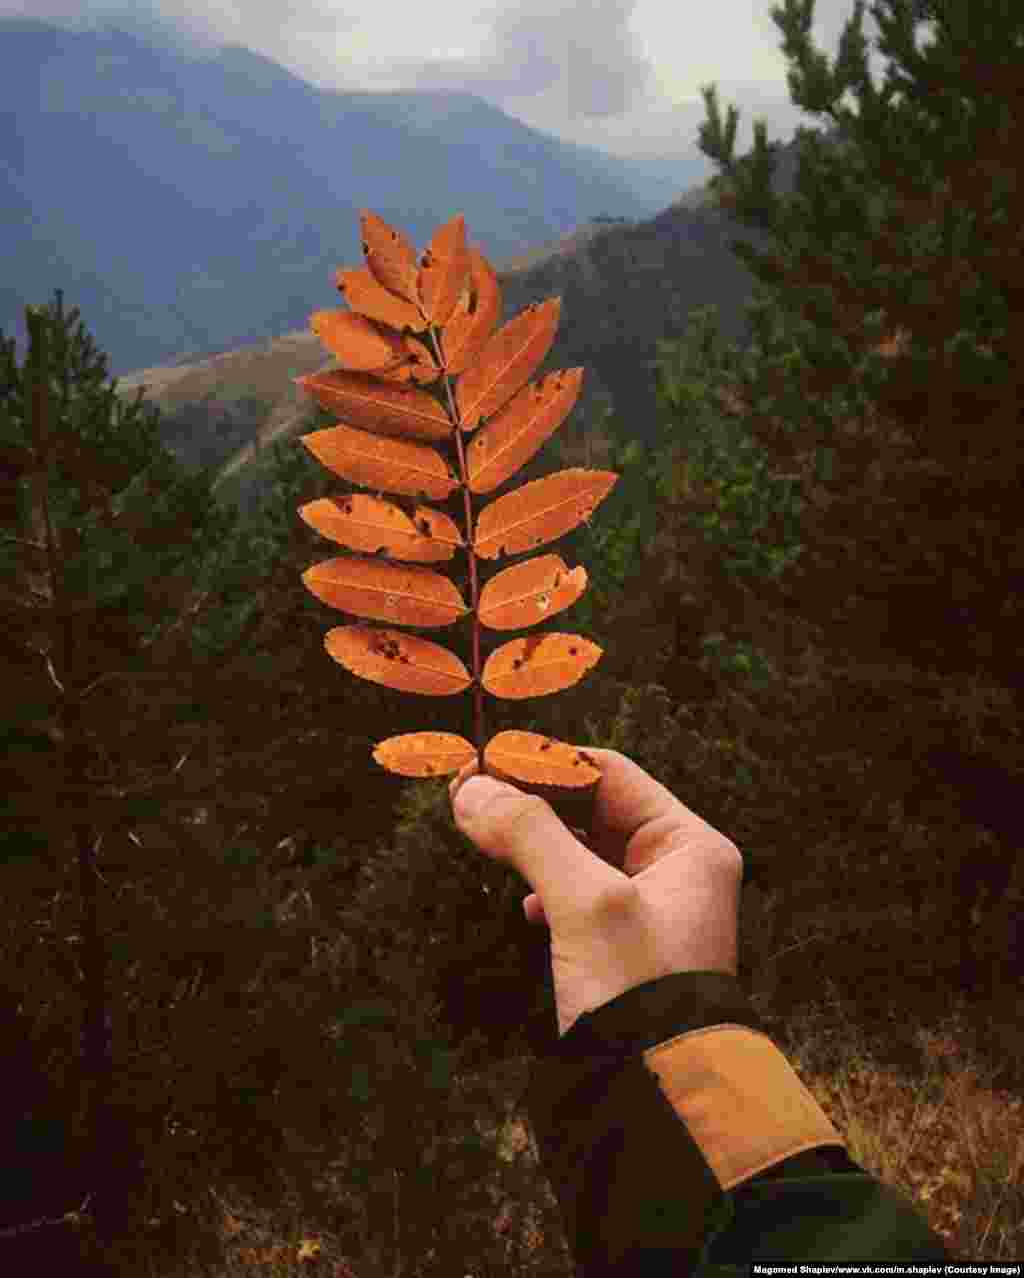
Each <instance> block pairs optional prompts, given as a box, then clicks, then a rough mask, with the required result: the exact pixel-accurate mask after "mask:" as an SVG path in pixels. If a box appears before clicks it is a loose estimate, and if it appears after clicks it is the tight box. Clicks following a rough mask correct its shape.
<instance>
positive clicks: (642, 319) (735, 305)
mask: <svg viewBox="0 0 1024 1278" xmlns="http://www.w3.org/2000/svg"><path fill="white" fill-rule="evenodd" d="M796 167H797V164H796V143H795V142H790V143H788V144H785V145H783V146H781V147H780V148H779V149H778V151H777V154H776V170H775V183H774V185H775V189H776V190H778V191H779V192H781V193H788V192H790V191H791V190H792V189H793V185H794V182H795V175H796ZM398 225H399V226H402V223H400V222H399V223H398ZM403 229H404V228H403ZM469 231H470V239H471V241H475V236H474V235H473V227H472V225H470V226H469ZM733 239H745V240H748V241H750V242H752V243H754V244H755V245H757V246H759V247H762V248H763V247H765V245H766V237H765V236H764V235H762V234H759V233H757V232H754V231H751V230H750V229H749V228H746V227H743V226H741V225H740V224H739V223H738V222H737V221H736V220H735V219H734V218H732V217H731V216H730V215H729V214H728V213H725V212H723V211H722V210H720V209H718V208H717V207H716V206H715V205H714V203H713V201H712V199H711V197H710V196H709V194H708V192H707V190H706V188H705V187H704V186H703V185H700V186H695V187H692V188H691V189H689V190H687V191H684V192H682V193H681V194H680V195H679V196H678V198H677V199H676V200H675V201H674V202H673V203H672V204H671V205H670V206H669V207H668V208H666V209H663V210H661V211H660V212H659V213H658V214H657V215H656V216H655V217H653V218H648V219H642V220H637V221H636V222H629V223H627V224H604V225H602V224H598V223H593V222H591V223H588V224H586V225H584V226H581V227H577V228H576V229H575V231H574V232H572V233H567V234H565V235H563V236H562V237H560V238H559V239H558V240H557V241H554V242H552V243H549V244H546V245H542V246H539V247H538V248H536V249H535V250H534V251H533V252H532V253H529V254H525V255H523V258H522V260H520V261H518V262H515V261H513V262H512V263H509V262H507V261H506V262H504V263H501V262H493V260H492V264H493V265H494V266H495V268H496V270H497V272H498V279H499V283H500V285H501V292H502V302H503V308H504V318H505V319H506V320H507V319H509V318H511V317H512V316H513V315H515V314H518V313H519V312H521V311H522V310H523V309H524V308H525V307H526V306H528V305H530V304H531V303H533V302H539V301H543V300H544V299H545V298H547V297H552V296H560V297H561V299H562V308H561V320H560V323H559V327H558V332H557V334H556V338H555V342H554V344H553V346H552V349H551V351H550V352H549V353H548V355H547V357H546V359H545V361H544V363H543V364H542V365H541V367H540V369H538V372H537V376H541V375H542V374H543V373H545V372H548V371H551V370H553V369H557V368H569V367H574V366H577V365H582V366H583V367H584V369H585V370H586V371H585V375H584V379H583V390H582V392H581V395H580V399H579V401H578V402H577V405H576V407H575V408H574V409H573V412H572V414H570V418H569V419H568V421H567V422H566V423H565V424H564V425H563V426H562V428H561V429H560V431H559V432H557V435H556V437H555V439H554V440H553V441H552V443H553V444H555V445H556V447H557V446H558V442H557V441H561V440H563V439H565V440H568V439H569V438H575V439H577V440H579V439H580V438H581V437H585V438H587V439H588V440H589V443H588V447H589V446H590V444H593V451H592V452H591V454H590V456H591V461H590V462H589V463H588V464H594V465H599V464H601V460H602V458H603V457H604V456H605V455H606V453H605V449H606V444H607V440H606V439H604V438H596V439H595V438H593V437H592V436H590V435H589V434H588V432H590V430H591V427H592V423H593V422H594V420H595V419H596V417H597V416H598V414H599V411H600V405H601V402H602V400H603V399H604V400H605V402H607V403H609V404H610V406H611V407H612V409H613V411H614V415H615V418H616V419H617V420H618V421H619V423H620V429H621V430H622V431H623V432H624V433H625V434H626V435H628V436H629V437H630V438H637V439H639V440H640V441H641V442H642V443H643V444H644V445H645V446H647V447H653V446H655V445H656V444H657V443H658V442H659V440H658V427H657V421H656V418H657V399H656V379H655V376H654V374H653V371H652V370H651V368H650V361H652V360H653V359H654V357H655V355H656V353H657V342H658V340H659V339H662V338H665V339H670V338H674V337H679V336H681V335H682V334H683V333H684V332H685V330H686V323H687V316H688V314H689V312H690V310H692V309H693V308H694V307H696V306H700V305H707V304H714V305H716V306H717V307H718V308H719V327H720V331H721V332H722V334H723V335H724V337H725V338H726V339H727V340H731V341H735V342H736V343H737V344H738V345H739V346H740V348H741V349H742V348H744V347H745V346H746V344H747V340H748V339H747V334H746V332H745V326H744V315H743V308H744V304H745V303H746V302H747V301H749V300H750V297H751V296H752V292H753V280H752V277H751V276H750V274H749V273H748V271H747V270H746V268H745V267H744V266H743V265H742V263H740V262H739V260H738V259H737V258H736V257H735V255H734V254H733V253H732V251H731V248H730V247H729V246H730V242H731V241H732V240H733ZM424 242H425V241H420V245H419V246H420V247H422V244H423V243H424ZM353 261H354V262H359V261H361V257H357V258H355V259H353ZM340 264H341V263H335V264H334V265H335V266H336V265H340ZM329 304H330V305H332V306H341V305H343V302H342V299H341V298H340V296H339V295H337V294H336V295H335V297H334V298H333V299H332V301H331V302H330V303H329ZM314 309H315V306H314V304H313V303H312V302H310V303H308V304H307V307H306V308H305V319H306V321H307V323H306V324H305V325H304V326H303V327H301V328H296V329H294V330H292V331H289V332H286V333H282V334H281V335H279V336H278V337H276V338H271V339H266V340H264V341H262V342H259V343H254V344H247V345H241V346H239V347H238V348H236V349H234V350H227V351H221V352H217V353H211V354H209V355H207V356H205V357H201V358H196V359H195V360H191V361H189V362H187V363H185V364H179V365H177V366H174V365H164V366H157V367H150V368H146V369H139V370H136V371H134V372H133V373H131V374H129V375H127V376H125V377H122V378H120V379H119V382H118V388H117V389H118V393H119V394H121V395H124V396H133V395H134V393H135V391H136V389H137V388H138V387H140V386H145V387H146V398H147V401H148V402H151V403H153V404H155V405H156V406H157V407H159V408H160V410H161V413H162V423H161V425H162V437H163V438H164V442H165V443H166V445H167V446H168V447H169V448H171V450H172V451H173V452H174V453H175V454H176V455H177V456H178V457H179V458H180V459H181V460H183V461H185V462H186V463H193V464H208V465H214V466H216V467H218V479H217V484H216V489H217V491H218V495H219V496H220V497H221V498H222V499H223V500H226V501H238V503H239V505H240V507H241V508H242V510H243V512H251V511H253V510H254V508H255V505H256V504H257V503H258V501H259V499H260V497H261V494H262V493H263V492H265V491H266V489H267V484H268V480H267V472H266V466H267V454H266V452H264V451H263V450H266V449H267V446H268V445H269V444H270V443H271V442H272V441H274V440H276V439H287V438H289V437H294V436H296V435H298V434H301V433H304V431H306V430H308V429H309V428H310V427H309V424H308V423H309V421H310V420H311V418H312V416H313V414H314V411H315V404H314V403H313V401H312V399H311V397H310V396H308V395H305V394H304V393H302V392H301V391H300V390H299V388H298V387H297V386H295V385H294V384H293V382H292V381H291V378H293V377H297V376H301V375H304V374H306V373H311V372H314V371H316V370H317V369H320V368H324V367H328V366H330V365H331V364H333V363H335V361H334V360H333V359H332V358H331V357H330V356H329V353H328V352H327V351H326V350H325V349H324V347H323V346H322V345H321V344H320V342H319V340H318V339H317V338H316V336H315V335H314V334H313V333H312V332H311V331H310V330H309V328H308V317H309V314H310V313H311V312H312V311H313V310H314ZM261 454H262V456H261Z"/></svg>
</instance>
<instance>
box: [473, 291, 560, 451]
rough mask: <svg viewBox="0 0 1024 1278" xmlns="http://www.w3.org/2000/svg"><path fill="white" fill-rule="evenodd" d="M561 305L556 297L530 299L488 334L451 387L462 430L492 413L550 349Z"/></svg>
mask: <svg viewBox="0 0 1024 1278" xmlns="http://www.w3.org/2000/svg"><path fill="white" fill-rule="evenodd" d="M561 309H562V299H561V298H560V297H549V298H548V300H547V301H546V302H534V303H533V305H532V306H528V307H527V308H526V309H525V310H524V311H520V312H519V314H518V315H517V316H515V318H514V319H510V320H509V322H508V323H507V324H505V325H504V326H503V327H502V328H500V329H498V331H497V332H496V333H495V334H494V336H493V337H492V338H490V340H489V341H488V343H487V345H486V346H485V347H484V348H483V350H482V351H481V352H480V355H479V358H478V359H477V361H476V363H474V364H473V365H472V367H471V368H467V369H466V371H465V372H464V373H463V374H462V376H461V377H460V378H459V384H458V386H457V388H456V391H455V403H456V405H457V407H458V412H459V421H460V423H461V425H462V429H463V430H472V429H473V427H474V426H476V425H477V423H478V422H479V421H480V418H481V417H490V416H491V415H492V413H496V412H497V411H498V409H499V408H501V406H502V405H503V404H505V403H506V402H507V401H508V400H509V399H511V398H512V396H513V395H514V394H515V393H516V391H517V390H519V388H520V387H521V386H523V385H525V383H526V381H527V379H528V378H529V376H530V374H531V373H532V372H533V371H534V369H536V367H537V366H538V364H540V363H541V362H542V360H543V359H544V356H545V355H547V353H548V351H549V350H550V349H551V343H552V342H553V341H554V340H555V329H556V328H557V327H558V316H559V312H560V311H561Z"/></svg>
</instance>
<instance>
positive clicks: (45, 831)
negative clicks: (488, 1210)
mask: <svg viewBox="0 0 1024 1278" xmlns="http://www.w3.org/2000/svg"><path fill="white" fill-rule="evenodd" d="M77 319H78V311H77V309H73V310H72V311H71V312H70V314H68V315H65V313H64V310H63V298H62V295H61V293H60V291H59V290H58V292H57V298H56V304H55V305H53V306H50V307H46V308H35V307H28V308H27V309H26V321H27V327H28V331H29V348H28V353H27V356H26V360H25V364H24V367H19V365H18V363H17V360H16V357H15V342H14V339H13V338H12V339H10V340H9V341H8V340H5V339H3V336H2V334H0V451H2V465H3V469H2V471H0V475H2V478H3V481H4V482H3V498H2V507H3V531H2V534H0V563H2V565H3V576H2V591H0V606H2V609H3V626H2V634H3V640H2V649H0V660H2V663H3V675H2V677H3V684H4V688H5V715H4V723H3V729H2V731H3V738H4V746H5V750H4V765H3V766H4V781H5V783H6V784H5V790H6V792H7V794H8V800H7V803H6V805H5V808H4V811H3V814H2V821H0V862H2V863H3V864H4V872H5V875H6V882H5V897H6V899H7V901H8V904H9V918H10V920H11V924H12V928H15V929H17V931H16V935H21V933H22V929H23V928H25V927H28V928H29V929H34V928H36V927H37V924H36V923H35V922H30V921H29V920H28V919H25V918H22V917H21V916H20V912H19V905H18V902H19V901H27V900H29V899H31V897H32V896H33V895H34V896H35V897H36V898H38V896H39V895H40V894H41V892H42V891H43V890H45V892H46V897H47V901H48V903H52V902H55V901H59V900H60V899H61V896H62V895H64V892H63V891H58V894H57V896H56V897H54V894H53V888H54V886H57V887H58V888H59V887H60V885H61V882H62V880H63V881H64V883H65V890H66V885H67V879H66V878H65V874H66V871H67V868H68V867H67V866H66V864H65V859H66V856H67V854H69V853H70V854H71V856H72V857H73V858H74V861H75V870H76V873H74V875H73V877H72V879H71V882H72V883H73V884H74V897H75V913H76V914H77V918H76V919H75V926H76V935H75V936H74V937H72V938H70V939H71V940H76V941H77V942H78V945H77V950H76V955H75V960H74V964H73V966H74V967H76V968H77V969H78V970H77V973H74V972H72V973H69V979H70V982H71V984H72V985H73V986H74V987H75V989H76V993H77V995H78V998H79V1006H80V1010H81V1036H80V1051H79V1053H78V1061H77V1067H76V1068H75V1069H73V1071H72V1076H73V1077H75V1078H77V1101H76V1102H74V1104H73V1105H72V1102H71V1101H67V1102H66V1104H68V1105H72V1107H73V1109H74V1112H73V1113H72V1112H67V1117H68V1119H69V1121H70V1125H71V1128H72V1135H71V1138H70V1139H71V1144H70V1145H69V1147H68V1150H67V1151H66V1157H67V1158H69V1159H71V1158H72V1152H71V1151H72V1149H74V1150H77V1151H78V1152H79V1154H80V1155H81V1157H82V1160H83V1164H84V1170H83V1182H82V1183H84V1184H85V1185H86V1186H87V1187H88V1193H89V1194H90V1196H91V1200H92V1201H91V1204H90V1211H91V1213H92V1215H93V1217H94V1219H95V1221H96V1226H97V1231H98V1237H99V1239H100V1240H101V1244H102V1242H103V1240H106V1243H108V1244H109V1243H110V1241H111V1240H112V1239H113V1238H114V1237H116V1236H117V1235H118V1233H119V1232H120V1231H121V1230H122V1229H123V1228H124V1224H125V1220H126V1212H127V1210H128V1202H129V1200H130V1199H131V1197H132V1196H133V1195H135V1194H136V1193H137V1191H138V1187H139V1185H140V1184H141V1183H143V1180H142V1178H141V1164H140V1161H139V1147H138V1145H137V1142H136V1140H135V1129H136V1126H137V1123H138V1116H137V1115H134V1114H130V1115H124V1114H121V1115H120V1116H119V1115H118V1113H117V1109H116V1106H115V1104H114V1102H113V1100H112V1097H113V1095H114V1092H115V1088H116V1085H117V1083H118V1080H117V1079H116V1078H115V1066H114V1057H113V1053H112V1030H113V1013H112V1008H113V1004H114V1001H115V996H116V995H117V994H119V993H123V992H122V991H119V990H117V989H116V988H115V987H116V979H115V975H114V972H113V970H112V964H113V948H114V947H113V944H112V941H111V936H110V931H109V919H108V918H107V915H108V912H109V911H110V910H111V908H112V904H113V900H112V896H111V892H110V884H109V882H108V879H107V877H106V875H107V874H110V873H111V869H110V866H109V865H104V866H103V868H102V869H101V861H100V856H101V849H102V848H103V844H104V840H106V842H107V847H108V848H109V847H110V845H111V844H113V843H115V842H116V841H117V840H118V838H119V837H120V836H123V835H124V834H127V835H128V836H129V837H130V838H131V839H132V841H133V843H134V844H135V845H136V846H137V847H138V849H139V852H140V861H141V867H140V870H139V871H138V872H133V871H129V880H130V879H138V878H139V877H140V875H141V874H143V873H151V872H152V869H153V867H152V865H151V864H150V860H151V853H150V850H149V849H148V848H144V845H143V842H142V840H141V839H140V838H139V837H138V835H137V833H136V830H137V829H138V828H141V824H142V823H143V822H144V821H146V820H151V819H154V818H155V819H158V820H162V821H164V822H165V823H166V824H167V825H168V826H175V825H176V828H177V830H178V832H179V833H182V832H183V830H182V826H181V822H180V818H179V819H178V820H177V822H175V820H174V819H170V818H169V816H168V810H169V809H171V808H172V807H173V804H174V802H175V801H178V802H185V805H186V806H185V810H186V811H187V810H189V809H188V806H187V803H188V800H191V802H192V803H193V804H194V803H195V802H196V801H197V800H198V799H199V798H201V797H204V796H208V795H209V794H210V793H211V792H212V791H211V780H212V779H211V777H210V775H208V774H207V775H204V774H202V773H200V772H197V771H196V770H195V769H192V770H190V771H188V772H187V773H183V772H182V771H181V768H182V764H184V762H185V759H186V755H187V753H188V751H187V750H186V752H185V753H183V754H181V755H180V756H179V757H178V758H177V761H176V762H175V761H174V749H175V746H176V744H177V741H178V740H180V738H181V733H182V729H183V727H184V729H185V730H186V732H187V731H188V730H189V725H190V724H191V725H202V726H205V725H204V721H205V720H206V719H207V718H208V717H209V716H210V715H211V713H213V703H214V697H213V692H214V689H215V686H216V676H217V674H218V672H222V671H223V670H224V669H225V666H226V663H227V662H228V661H230V660H231V659H232V657H233V656H235V655H237V653H238V652H239V651H240V650H242V649H244V648H246V646H247V645H248V643H249V640H250V639H251V637H252V635H253V633H254V630H255V628H256V626H257V625H258V624H259V623H260V621H261V620H263V619H264V612H265V611H266V612H269V607H267V608H265V609H264V608H261V607H260V605H261V604H264V605H266V604H268V600H267V598H266V597H265V596H266V594H267V590H266V584H267V580H268V578H269V576H270V575H271V574H270V571H269V569H267V571H265V572H264V573H263V582H262V584H263V586H264V590H263V592H262V594H261V593H260V591H259V589H258V588H259V586H260V584H261V581H260V576H261V574H260V567H261V565H260V563H259V562H258V561H250V562H248V563H247V564H245V569H246V577H245V581H246V583H247V590H246V591H245V596H246V597H245V598H244V599H243V600H242V601H241V606H239V603H238V601H232V600H231V599H230V598H228V597H227V594H228V593H229V586H230V576H231V573H230V571H229V568H230V563H229V561H230V560H231V558H232V556H234V558H235V560H236V562H237V561H239V560H240V559H241V558H242V557H243V556H244V552H245V551H246V550H247V549H248V548H249V547H250V546H251V540H242V541H238V540H236V539H234V538H233V537H232V532H233V528H234V525H235V521H236V518H237V512H236V511H232V510H221V509H218V508H217V506H216V505H215V503H214V501H213V499H212V495H211V491H210V484H211V479H212V476H211V474H210V473H209V472H208V471H200V472H198V473H196V474H189V473H186V472H185V471H184V469H183V468H182V467H181V466H180V465H179V464H178V463H177V462H176V460H175V459H174V458H173V457H172V456H171V455H170V454H169V453H167V452H166V450H164V449H163V448H162V446H161V444H160V442H159V430H158V427H159V414H158V413H157V412H155V410H153V409H152V408H151V407H150V406H148V405H143V404H142V393H141V392H140V394H139V396H138V398H137V399H136V400H135V402H133V403H131V404H125V403H124V401H123V400H121V399H119V398H118V397H117V396H116V395H115V393H114V386H113V385H110V386H108V385H106V381H107V361H106V356H105V355H103V354H102V353H100V352H98V351H97V350H96V348H95V345H94V344H93V342H92V339H91V338H90V337H89V336H88V335H87V334H86V332H85V330H84V327H83V325H82V324H81V323H78V325H77V328H76V327H75V324H76V320H77ZM236 580H237V578H236ZM214 604H215V605H216V608H215V610H211V605H214ZM204 607H205V608H206V609H207V612H208V614H209V615H208V617H207V621H206V625H205V628H204V629H203V630H202V632H201V633H202V635H203V638H204V645H203V644H197V643H195V642H190V641H192V640H194V633H193V632H194V631H195V628H196V622H197V620H198V619H199V617H200V616H201V615H202V613H203V609H204ZM204 646H205V651H204ZM202 726H201V727H200V732H201V731H202ZM186 777H187V778H188V784H186V783H185V781H186ZM204 852H205V850H204ZM206 855H207V856H208V853H206ZM202 874H203V872H202V869H201V868H197V877H198V876H200V875H202ZM203 877H206V876H203ZM9 939H10V938H9ZM150 939H152V938H150ZM54 940H56V938H54ZM132 942H133V943H134V949H135V954H134V956H133V957H137V958H142V957H143V956H144V951H145V942H146V934H145V930H144V929H141V928H140V930H139V935H138V936H137V937H134V938H132ZM51 943H52V942H51ZM157 944H158V945H159V940H157ZM129 948H132V946H131V945H130V946H129ZM27 952H28V953H29V955H30V956H31V955H32V954H33V953H38V951H33V949H32V947H31V946H29V948H28V951H27ZM168 957H169V958H173V956H168ZM119 965H120V966H123V965H124V964H123V962H122V961H120V960H119ZM37 966H38V965H37V964H36V963H35V960H34V959H32V961H31V962H30V964H29V965H28V966H27V967H26V969H25V972H24V973H23V975H24V976H25V978H26V979H30V978H31V976H32V975H33V974H34V973H35V969H36V967H37ZM23 993H27V994H28V996H29V997H30V1000H32V1001H35V1002H36V1003H37V1004H38V1005H42V1004H43V1003H44V1002H47V1001H49V1000H51V999H52V998H53V997H54V995H55V993H56V992H55V991H54V990H53V989H52V988H45V987H37V988H34V989H29V990H28V991H25V992H23ZM77 1206H79V1203H77V1202H67V1203H65V1204H63V1205H62V1206H61V1208H60V1210H61V1211H63V1210H70V1209H72V1208H74V1207H77ZM58 1214H60V1213H59V1212H58ZM11 1245H13V1244H11V1243H10V1242H9V1241H8V1243H7V1246H8V1248H9V1247H10V1246H11ZM28 1245H29V1246H30V1247H32V1246H39V1245H40V1244H39V1240H38V1239H37V1238H30V1239H29V1240H28ZM4 1255H5V1256H8V1258H9V1251H8V1252H5V1253H4Z"/></svg>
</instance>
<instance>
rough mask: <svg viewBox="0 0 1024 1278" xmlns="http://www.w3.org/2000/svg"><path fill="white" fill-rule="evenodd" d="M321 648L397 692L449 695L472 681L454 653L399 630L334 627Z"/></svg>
mask: <svg viewBox="0 0 1024 1278" xmlns="http://www.w3.org/2000/svg"><path fill="white" fill-rule="evenodd" d="M324 647H325V648H326V649H327V651H328V652H329V653H330V655H331V656H332V657H333V658H334V660H335V661H337V662H338V663H339V664H340V665H343V666H344V667H345V669H346V670H350V671H351V672H352V674H354V675H358V676H359V678H360V679H369V680H370V681H371V682H373V683H382V684H384V685H385V687H388V688H397V689H398V691H399V692H418V693H421V694H422V695H423V696H427V697H449V696H451V695H452V694H453V693H456V692H463V691H464V690H465V689H466V688H468V687H469V685H470V684H471V683H472V678H471V676H470V673H469V671H468V670H467V669H466V667H465V666H464V665H463V664H462V662H461V661H460V660H459V658H458V657H457V656H456V655H455V653H454V652H449V651H448V649H447V648H442V647H441V645H440V644H438V643H431V642H430V640H429V639H420V638H419V636H418V635H408V634H405V633H404V632H403V631H401V630H378V629H375V628H373V627H371V626H337V627H335V629H334V630H328V632H327V634H326V635H324Z"/></svg>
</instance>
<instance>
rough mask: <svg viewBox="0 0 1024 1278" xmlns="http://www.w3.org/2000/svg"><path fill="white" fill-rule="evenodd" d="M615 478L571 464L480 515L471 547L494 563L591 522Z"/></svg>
mask: <svg viewBox="0 0 1024 1278" xmlns="http://www.w3.org/2000/svg"><path fill="white" fill-rule="evenodd" d="M618 478H619V476H618V475H617V473H616V472H615V471H614V470H585V469H583V468H582V467H579V466H574V467H572V468H570V469H569V470H560V471H557V472H556V473H555V474H554V475H545V476H544V478H543V479H534V480H532V481H531V482H530V483H528V484H524V485H523V486H522V488H516V489H513V491H512V492H510V493H506V494H505V495H504V497H499V498H498V499H497V500H496V501H493V502H492V503H491V504H490V505H489V506H487V507H486V508H485V509H484V510H482V511H481V512H480V515H479V517H478V519H477V521H476V536H475V537H474V539H473V549H474V551H475V552H476V554H478V555H479V556H480V557H481V558H482V559H496V558H497V557H498V556H499V555H500V554H503V553H504V554H506V555H515V554H518V553H519V552H520V551H521V550H533V549H534V548H535V547H536V546H541V545H543V544H544V543H545V542H548V541H553V540H554V539H555V538H556V537H561V536H562V534H563V533H567V532H568V531H569V529H570V528H575V527H576V525H577V524H579V523H581V522H582V521H583V520H589V519H590V516H591V515H592V514H593V511H594V508H595V507H596V506H597V505H598V504H599V503H600V502H602V501H604V499H605V497H607V496H608V494H609V493H610V492H611V490H612V488H614V486H615V484H616V482H617V480H618Z"/></svg>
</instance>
